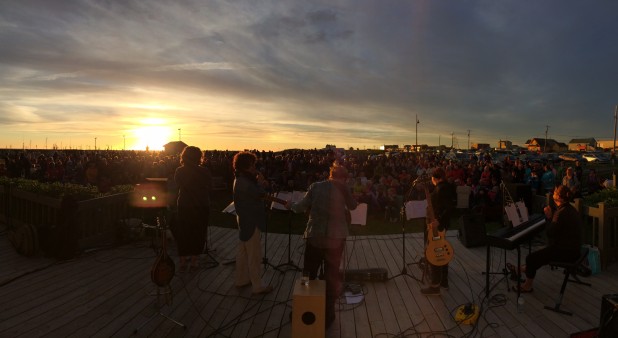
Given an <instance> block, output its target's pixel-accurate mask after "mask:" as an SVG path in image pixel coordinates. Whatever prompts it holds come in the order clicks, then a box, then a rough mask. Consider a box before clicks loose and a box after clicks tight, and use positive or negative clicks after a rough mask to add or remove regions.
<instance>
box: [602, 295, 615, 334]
mask: <svg viewBox="0 0 618 338" xmlns="http://www.w3.org/2000/svg"><path fill="white" fill-rule="evenodd" d="M599 317H600V323H599V332H598V333H599V338H610V337H618V293H615V294H610V295H603V298H602V299H601V315H600V316H599Z"/></svg>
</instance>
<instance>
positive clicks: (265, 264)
mask: <svg viewBox="0 0 618 338" xmlns="http://www.w3.org/2000/svg"><path fill="white" fill-rule="evenodd" d="M266 248H268V221H267V222H266V231H265V232H264V258H262V263H263V264H264V270H266V267H267V266H270V267H272V268H273V269H275V270H277V271H279V272H282V271H281V270H279V269H278V268H277V267H276V266H274V265H273V264H271V263H270V262H269V261H268V257H267V256H266Z"/></svg>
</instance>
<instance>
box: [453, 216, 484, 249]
mask: <svg viewBox="0 0 618 338" xmlns="http://www.w3.org/2000/svg"><path fill="white" fill-rule="evenodd" d="M486 236H487V231H486V230H485V216H483V214H464V215H462V216H461V217H460V218H459V240H460V241H461V243H462V244H463V245H464V246H465V247H466V248H471V247H475V246H481V245H485V244H486V243H487V241H486Z"/></svg>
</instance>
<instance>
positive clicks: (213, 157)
mask: <svg viewBox="0 0 618 338" xmlns="http://www.w3.org/2000/svg"><path fill="white" fill-rule="evenodd" d="M252 152H254V153H255V154H256V155H257V157H258V163H257V168H258V170H259V171H260V172H261V173H262V175H263V176H264V177H266V178H267V179H268V180H269V181H270V190H271V191H272V192H276V191H280V190H301V191H302V190H306V189H307V188H308V186H309V185H310V184H311V183H313V182H316V181H320V180H324V179H326V178H327V177H328V172H329V167H330V165H331V164H332V163H333V162H334V161H339V162H340V163H341V164H343V165H344V166H346V167H347V169H348V171H349V179H348V187H349V188H350V190H351V191H352V193H353V195H354V196H355V197H356V198H357V200H358V201H359V202H364V203H367V204H368V207H369V211H370V212H384V215H385V217H387V218H388V219H390V220H391V221H396V220H397V219H398V213H399V210H400V208H401V206H402V205H403V203H404V202H405V201H407V200H412V199H422V198H424V192H423V191H422V190H418V189H411V187H412V184H413V182H414V181H415V180H416V179H417V178H418V177H419V176H422V175H424V174H426V175H430V174H431V172H432V171H433V170H434V169H435V168H437V167H441V168H443V169H444V170H445V172H446V175H447V179H448V181H449V182H451V183H452V184H454V185H457V186H469V187H470V191H471V193H470V199H469V206H470V207H472V208H474V207H479V208H485V207H491V206H496V205H501V204H502V194H501V193H500V192H501V190H500V185H501V183H505V184H509V183H515V184H522V185H529V186H530V190H531V191H532V193H534V194H546V193H550V192H552V191H553V189H554V188H555V187H556V186H557V185H561V184H564V185H568V186H569V188H571V189H572V191H573V192H574V195H575V196H581V195H582V191H586V192H588V193H592V192H595V191H597V190H599V189H602V188H603V185H602V179H601V178H600V177H597V176H596V173H595V171H594V169H591V170H588V175H586V177H584V176H583V169H582V166H581V165H580V163H579V162H575V163H573V162H568V163H565V162H560V164H557V165H554V164H553V163H552V162H545V163H543V162H531V161H529V162H527V161H524V160H520V159H515V160H511V159H510V158H508V157H507V158H505V159H504V160H503V161H500V162H497V163H496V162H495V161H493V160H492V158H491V156H489V155H484V156H476V155H470V157H469V158H467V159H458V160H452V159H447V158H446V157H445V156H444V154H436V153H412V152H410V153H405V152H404V153H398V154H397V155H395V156H389V157H387V156H384V155H369V154H368V152H364V151H355V152H354V151H351V152H346V153H345V154H343V153H339V152H336V151H333V150H324V149H321V150H318V149H314V150H288V151H283V152H272V151H258V150H253V151H252ZM235 153H236V152H231V151H204V152H203V163H202V165H203V166H205V167H207V168H208V169H209V170H210V172H211V174H212V176H213V177H218V178H220V179H221V180H223V181H224V182H225V183H227V186H228V187H231V185H232V182H233V179H234V173H233V171H232V158H233V156H234V154H235ZM178 166H179V156H178V155H169V154H165V153H162V152H145V151H79V150H63V151H60V150H58V151H51V150H47V151H33V150H30V151H15V150H12V151H4V152H3V153H0V176H8V177H22V178H27V179H34V180H38V181H41V182H68V183H76V184H83V185H92V186H97V187H98V188H99V190H101V191H106V190H108V189H109V188H110V187H111V186H113V185H120V184H137V183H140V182H143V181H144V180H145V178H149V177H167V178H172V177H173V174H174V171H175V170H176V168H177V167H178Z"/></svg>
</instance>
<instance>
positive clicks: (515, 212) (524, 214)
mask: <svg viewBox="0 0 618 338" xmlns="http://www.w3.org/2000/svg"><path fill="white" fill-rule="evenodd" d="M504 211H505V212H506V216H507V218H508V219H509V221H511V223H512V224H513V227H516V226H518V225H520V224H522V223H525V222H527V221H528V208H527V207H526V204H525V203H524V202H523V201H519V202H516V203H510V204H507V205H506V206H505V207H504Z"/></svg>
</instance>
